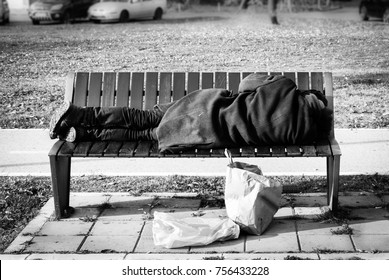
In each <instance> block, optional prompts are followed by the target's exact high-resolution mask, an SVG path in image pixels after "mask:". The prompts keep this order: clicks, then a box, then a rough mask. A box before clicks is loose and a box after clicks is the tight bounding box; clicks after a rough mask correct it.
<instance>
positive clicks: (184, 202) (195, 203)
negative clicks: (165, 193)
mask: <svg viewBox="0 0 389 280" xmlns="http://www.w3.org/2000/svg"><path fill="white" fill-rule="evenodd" d="M157 202H158V204H157V205H156V207H155V208H154V209H157V208H162V209H163V208H169V209H176V208H189V209H192V210H197V209H199V207H200V202H201V200H200V199H184V198H159V199H158V201H157Z"/></svg>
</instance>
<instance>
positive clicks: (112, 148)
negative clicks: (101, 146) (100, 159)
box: [104, 141, 123, 157]
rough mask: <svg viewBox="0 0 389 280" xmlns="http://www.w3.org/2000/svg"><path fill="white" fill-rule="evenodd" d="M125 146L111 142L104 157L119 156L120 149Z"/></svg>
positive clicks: (121, 143)
mask: <svg viewBox="0 0 389 280" xmlns="http://www.w3.org/2000/svg"><path fill="white" fill-rule="evenodd" d="M122 146H123V142H120V141H109V142H108V146H107V147H106V148H105V151H104V156H106V157H117V156H119V151H120V148H121V147H122Z"/></svg>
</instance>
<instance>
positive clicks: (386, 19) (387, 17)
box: [382, 8, 389, 23]
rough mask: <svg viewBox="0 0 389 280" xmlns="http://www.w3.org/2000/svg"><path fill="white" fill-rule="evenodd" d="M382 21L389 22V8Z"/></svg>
mask: <svg viewBox="0 0 389 280" xmlns="http://www.w3.org/2000/svg"><path fill="white" fill-rule="evenodd" d="M382 21H383V22H385V23H389V8H387V9H386V10H385V13H384V16H383V17H382Z"/></svg>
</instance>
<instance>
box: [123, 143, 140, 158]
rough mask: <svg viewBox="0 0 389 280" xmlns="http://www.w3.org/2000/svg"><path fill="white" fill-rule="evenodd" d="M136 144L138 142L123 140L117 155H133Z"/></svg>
mask: <svg viewBox="0 0 389 280" xmlns="http://www.w3.org/2000/svg"><path fill="white" fill-rule="evenodd" d="M137 146H138V142H136V141H131V142H123V145H122V146H121V148H120V150H119V157H133V156H134V153H135V150H136V147H137Z"/></svg>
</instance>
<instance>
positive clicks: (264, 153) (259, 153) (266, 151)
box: [255, 146, 271, 157]
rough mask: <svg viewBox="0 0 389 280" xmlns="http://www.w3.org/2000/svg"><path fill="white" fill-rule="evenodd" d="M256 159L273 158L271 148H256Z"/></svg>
mask: <svg viewBox="0 0 389 280" xmlns="http://www.w3.org/2000/svg"><path fill="white" fill-rule="evenodd" d="M255 156H256V157H271V148H270V147H269V146H260V147H256V148H255Z"/></svg>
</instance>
